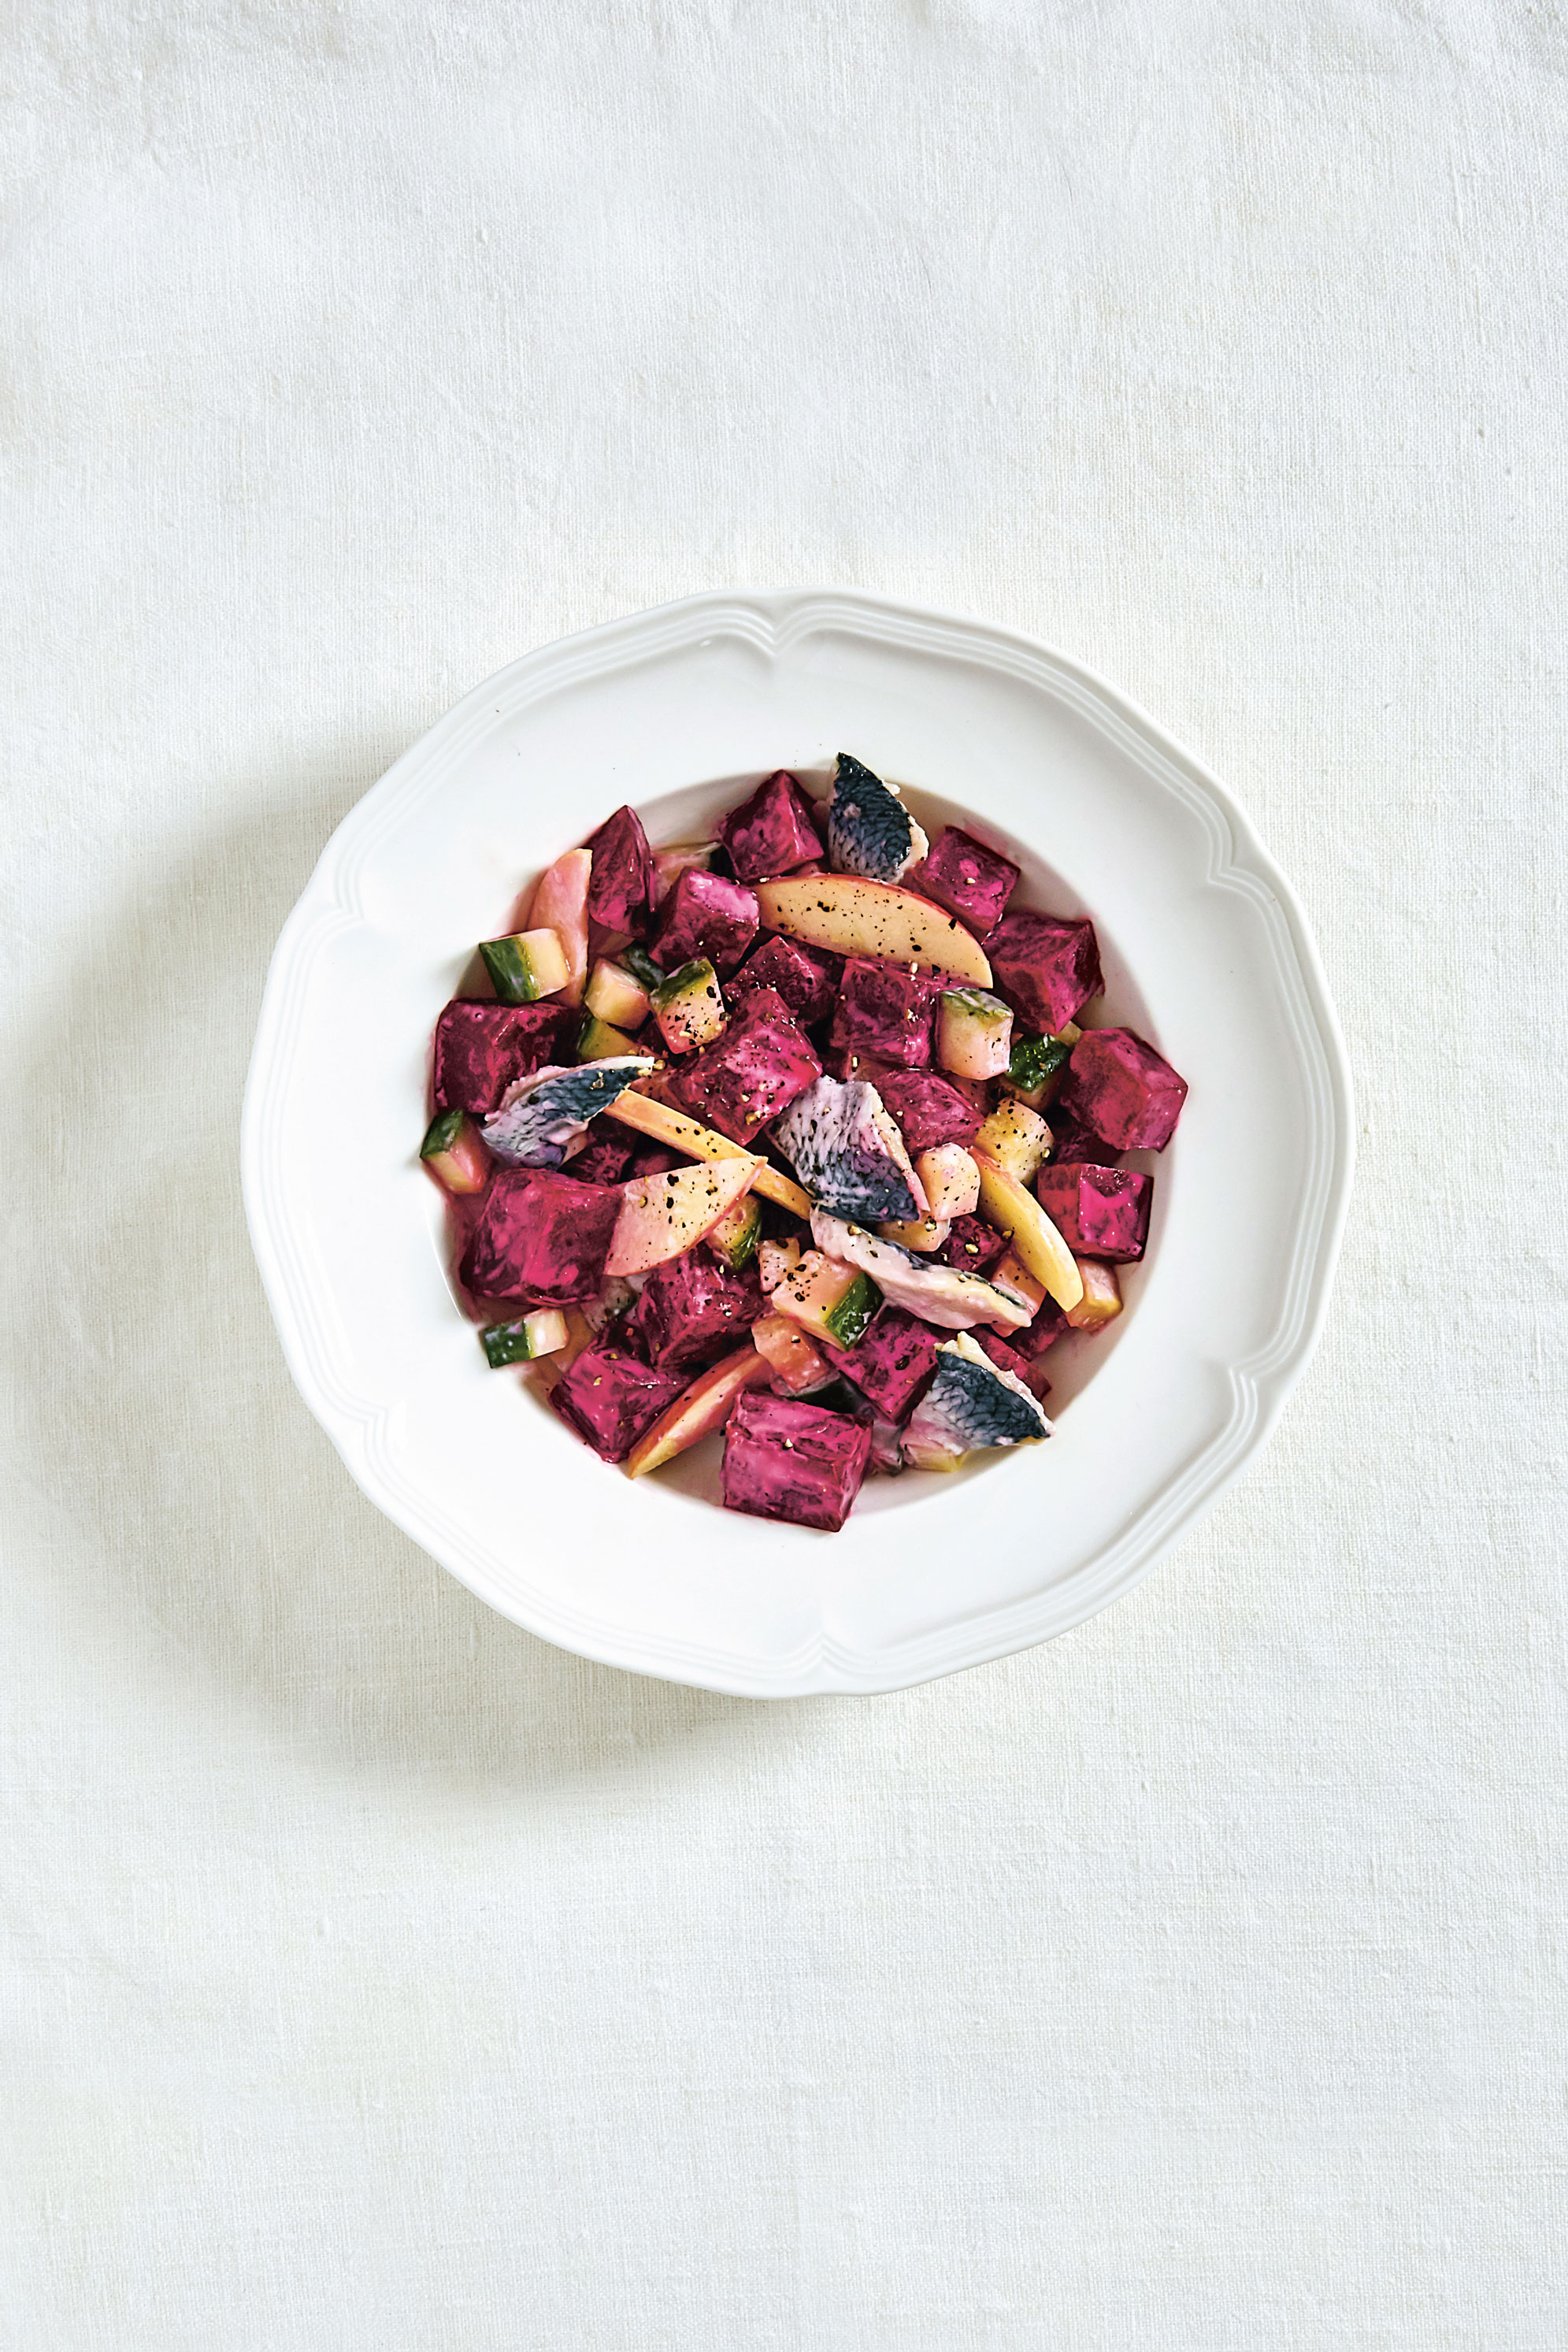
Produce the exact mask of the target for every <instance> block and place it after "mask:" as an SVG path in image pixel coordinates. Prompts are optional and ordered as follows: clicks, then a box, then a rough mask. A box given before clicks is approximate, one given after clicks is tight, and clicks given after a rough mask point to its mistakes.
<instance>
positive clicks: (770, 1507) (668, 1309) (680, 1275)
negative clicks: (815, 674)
mask: <svg viewBox="0 0 1568 2352" xmlns="http://www.w3.org/2000/svg"><path fill="white" fill-rule="evenodd" d="M1019 879H1020V875H1019V868H1018V866H1015V865H1014V864H1013V863H1012V862H1011V860H1010V859H1009V858H1007V857H1005V856H1002V854H1001V853H1000V852H999V851H998V850H997V849H995V848H993V847H991V846H990V845H988V844H987V843H986V842H985V841H984V840H983V839H981V838H980V837H979V836H978V835H975V834H971V833H969V832H967V831H965V830H963V829H961V828H960V827H958V826H956V825H945V826H944V827H943V829H942V831H941V832H940V833H939V834H937V835H936V839H935V840H934V841H927V839H926V837H925V834H924V833H923V832H922V830H921V828H920V826H919V825H918V824H916V823H915V818H914V816H913V815H912V814H911V813H910V811H909V810H908V809H907V808H906V807H905V806H904V802H903V800H902V798H901V797H900V793H899V790H898V788H897V786H896V785H894V784H890V783H887V782H883V779H882V778H881V777H879V776H877V775H875V774H873V772H872V771H871V770H870V769H869V768H867V767H865V766H864V765H863V764H862V762H861V761H859V760H856V759H852V757H851V756H850V755H849V754H848V753H847V752H841V753H840V755H839V758H838V761H837V763H836V766H835V769H834V772H833V777H832V782H831V787H830V790H829V793H828V796H827V798H826V799H825V800H817V799H816V798H814V797H813V796H812V794H811V793H809V792H808V791H807V789H806V788H805V786H804V785H803V784H802V783H801V782H800V779H799V777H797V776H795V775H792V774H791V773H789V772H788V771H787V770H783V769H780V770H779V771H778V772H777V773H775V774H773V775H770V776H768V777H766V778H764V779H763V781H762V782H759V783H758V786H757V788H756V790H755V791H753V792H752V793H749V794H748V795H747V798H746V799H745V800H743V801H741V802H740V803H738V804H737V806H736V807H734V808H732V809H730V810H729V811H728V813H727V815H726V816H725V817H724V818H723V820H722V822H721V823H720V824H719V825H718V827H717V832H716V837H715V838H714V839H713V840H711V841H707V842H703V843H698V844H685V845H677V846H675V847H674V848H664V849H654V848H653V846H652V845H650V843H649V840H648V837H647V835H646V833H645V832H644V830H643V824H642V821H641V819H640V818H639V817H638V815H637V814H636V811H635V810H634V809H632V808H630V807H627V808H621V809H617V810H616V812H615V814H614V815H613V816H612V817H610V818H609V819H608V820H607V821H606V823H605V824H601V826H600V828H599V830H598V832H597V833H595V834H594V835H592V836H591V838H590V839H589V840H588V841H587V842H586V843H585V844H584V845H583V846H582V847H580V848H578V849H569V850H568V851H567V852H566V853H565V855H564V856H561V857H559V858H557V860H556V862H555V864H554V865H553V866H550V867H549V869H548V871H547V872H546V873H545V874H544V875H543V876H542V877H541V878H540V879H539V881H538V884H537V886H536V887H535V888H534V890H533V892H532V895H531V898H529V901H528V908H527V913H526V919H525V920H524V922H523V926H522V928H521V929H518V930H517V931H514V932H512V933H510V934H509V935H507V937H505V938H502V939H494V940H484V941H482V942H481V943H480V945H479V947H478V950H477V951H476V957H475V961H474V964H473V966H472V969H471V971H470V973H469V975H468V977H467V980H466V981H465V984H464V986H463V987H462V989H461V991H460V992H459V994H458V995H457V997H456V998H455V1000H454V1001H453V1002H452V1003H450V1004H448V1005H447V1006H446V1008H445V1010H444V1012H443V1013H442V1015H441V1018H440V1021H439V1022H438V1023H437V1024H436V1030H435V1039H434V1063H433V1072H432V1091H433V1097H434V1118H433V1119H432V1121H431V1125H430V1129H429V1131H428V1133H427V1134H426V1136H425V1139H424V1142H423V1147H422V1153H421V1156H422V1158H423V1161H424V1163H425V1165H426V1167H427V1168H428V1169H429V1170H430V1171H431V1173H432V1174H433V1175H434V1177H436V1178H437V1180H438V1181H440V1183H441V1184H442V1185H443V1186H444V1188H445V1190H446V1192H447V1193H448V1194H449V1195H450V1197H451V1202H452V1207H453V1213H454V1218H455V1243H456V1251H455V1255H456V1272H457V1280H458V1284H459V1286H460V1288H461V1291H462V1293H463V1295H464V1297H465V1300H466V1302H467V1303H468V1304H469V1306H470V1307H471V1309H472V1311H473V1313H474V1316H475V1318H476V1321H477V1322H478V1323H479V1325H480V1327H481V1328H480V1333H479V1337H480V1341H481V1344H482V1346H483V1348H484V1351H485V1355H486V1359H487V1360H488V1362H489V1363H490V1364H491V1365H492V1366H493V1367H495V1368H497V1369H500V1368H503V1367H507V1366H511V1365H522V1366H524V1367H525V1368H527V1377H528V1379H529V1380H530V1381H534V1382H536V1383H537V1384H538V1386H540V1387H541V1388H542V1389H543V1391H545V1393H546V1394H547V1395H548V1399H549V1404H550V1405H551V1406H552V1407H553V1409H554V1411H555V1412H557V1413H558V1414H559V1417H560V1419H561V1421H562V1422H563V1423H565V1424H566V1426H567V1428H568V1429H570V1430H571V1431H572V1432H573V1433H575V1435H577V1436H578V1437H579V1438H580V1439H581V1440H583V1441H584V1442H585V1443H586V1444H589V1445H590V1446H591V1447H592V1448H593V1450H594V1452H595V1453H596V1454H599V1455H600V1456H601V1458H602V1459H603V1460H604V1461H605V1462H606V1463H612V1464H618V1465H623V1467H624V1470H625V1471H626V1472H627V1473H628V1474H630V1475H632V1477H642V1476H644V1475H647V1474H648V1473H650V1472H652V1471H655V1470H657V1469H659V1468H660V1467H661V1465H664V1464H665V1463H667V1462H670V1461H672V1460H673V1459H674V1457H675V1456H676V1455H677V1454H683V1453H685V1451H686V1450H687V1449H688V1448H689V1447H691V1446H693V1445H695V1444H697V1443H698V1441H699V1440H700V1439H702V1438H704V1437H706V1436H708V1435H709V1434H710V1433H713V1432H715V1431H717V1430H722V1431H723V1432H724V1441H725V1442H724V1457H723V1466H722V1473H721V1480H720V1493H719V1496H718V1499H720V1500H722V1502H723V1504H724V1506H725V1507H726V1508H727V1509H729V1510H736V1511H747V1512H751V1513H754V1514H757V1515H758V1516H760V1517H765V1518H771V1519H782V1520H788V1521H791V1522H793V1523H795V1524H796V1525H799V1526H802V1527H809V1528H824V1529H829V1530H834V1531H836V1530H837V1529H838V1528H841V1527H842V1525H843V1523H844V1520H845V1518H846V1517H848V1514H849V1512H850V1510H851V1508H852V1505H853V1503H854V1500H855V1496H856V1495H857V1494H858V1493H859V1491H860V1487H861V1485H862V1480H863V1479H864V1478H865V1477H867V1476H868V1475H884V1476H896V1475H899V1474H900V1473H902V1472H904V1471H905V1470H907V1469H915V1470H920V1471H938V1470H951V1469H954V1468H956V1467H957V1466H958V1465H960V1464H961V1463H964V1462H966V1461H967V1459H968V1458H969V1457H970V1456H972V1455H974V1454H979V1453H982V1452H987V1451H989V1450H990V1449H993V1448H1002V1447H1011V1446H1016V1445H1027V1444H1037V1443H1039V1442H1040V1440H1042V1439H1044V1438H1046V1437H1048V1436H1049V1435H1050V1434H1051V1423H1050V1421H1049V1420H1048V1418H1047V1415H1046V1412H1045V1399H1046V1397H1047V1395H1048V1394H1049V1384H1048V1382H1047V1381H1046V1379H1045V1377H1044V1371H1043V1367H1044V1364H1045V1361H1046V1359H1047V1355H1048V1351H1049V1350H1050V1349H1051V1347H1052V1346H1054V1345H1055V1344H1056V1342H1057V1341H1058V1340H1059V1339H1061V1338H1062V1337H1063V1335H1064V1334H1067V1333H1070V1332H1095V1331H1103V1329H1104V1328H1106V1327H1107V1326H1108V1325H1109V1324H1110V1323H1111V1322H1113V1320H1114V1318H1116V1317H1117V1316H1118V1315H1119V1314H1120V1313H1121V1312H1122V1296H1121V1288H1120V1283H1119V1279H1118V1276H1117V1271H1116V1269H1117V1267H1118V1266H1120V1265H1128V1264H1131V1263H1134V1261H1136V1260H1137V1259H1139V1258H1141V1257H1142V1256H1143V1255H1144V1250H1145V1243H1146V1240H1147V1235H1148V1230H1149V1213H1150V1208H1151V1203H1152V1200H1153V1194H1154V1183H1155V1180H1154V1177H1153V1176H1152V1175H1151V1174H1149V1173H1148V1172H1147V1171H1145V1170H1142V1169H1137V1168H1131V1167H1128V1166H1126V1165H1124V1160H1125V1157H1126V1155H1127V1154H1128V1153H1130V1152H1134V1151H1156V1152H1157V1151H1163V1150H1164V1149H1165V1147H1166V1144H1167V1143H1168V1142H1169V1140H1170V1139H1171V1136H1172V1134H1173V1133H1174V1132H1175V1129H1176V1121H1177V1118H1179V1116H1180V1113H1181V1108H1182V1104H1183V1101H1184V1099H1185V1097H1186V1081H1185V1080H1184V1079H1182V1078H1181V1077H1179V1076H1177V1074H1176V1071H1175V1070H1174V1069H1172V1067H1171V1066H1170V1064H1169V1063H1168V1062H1166V1060H1165V1059H1164V1058H1163V1056H1162V1055H1159V1054H1158V1053H1156V1052H1155V1048H1154V1047H1153V1046H1152V1045H1149V1044H1148V1043H1147V1042H1146V1041H1145V1039H1144V1038H1142V1037H1140V1036H1138V1035H1137V1034H1135V1033H1134V1031H1133V1030H1131V1029H1128V1028H1124V1027H1098V1026H1081V1025H1080V1021H1079V1016H1080V1015H1081V1014H1082V1013H1083V1012H1084V1011H1085V1009H1086V1007H1088V1006H1089V1004H1090V1003H1091V1001H1092V999H1094V998H1095V997H1096V996H1097V995H1098V994H1099V992H1100V989H1101V985H1102V982H1101V972H1100V956H1099V949H1098V945H1097V942H1096V940H1095V936H1094V926H1093V924H1092V922H1091V921H1089V920H1088V919H1086V918H1083V917H1073V916H1059V915H1051V914H1047V913H1044V912H1042V911H1038V910H1036V909H1034V908H1025V907H1021V906H1019V905H1017V904H1016V903H1015V892H1016V889H1017V887H1018V884H1019ZM1048 1111H1049V1113H1050V1116H1049V1118H1048V1117H1047V1116H1046V1114H1047V1112H1048Z"/></svg>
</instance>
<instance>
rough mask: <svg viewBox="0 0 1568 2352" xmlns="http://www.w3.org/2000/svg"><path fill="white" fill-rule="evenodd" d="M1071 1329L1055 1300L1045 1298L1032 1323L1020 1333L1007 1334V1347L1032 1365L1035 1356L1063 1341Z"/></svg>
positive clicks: (1025, 1326) (1041, 1354) (1010, 1332)
mask: <svg viewBox="0 0 1568 2352" xmlns="http://www.w3.org/2000/svg"><path fill="white" fill-rule="evenodd" d="M1071 1328H1072V1326H1071V1323H1070V1322H1069V1321H1068V1319H1067V1317H1066V1315H1065V1314H1064V1313H1063V1311H1062V1309H1061V1307H1059V1306H1058V1305H1057V1303H1056V1301H1055V1299H1054V1298H1047V1299H1045V1300H1043V1301H1042V1303H1041V1304H1040V1307H1038V1308H1037V1310H1036V1313H1035V1318H1034V1320H1033V1322H1032V1323H1026V1324H1025V1325H1024V1328H1023V1329H1022V1330H1021V1331H1009V1334H1008V1345H1009V1348H1012V1349H1015V1350H1016V1351H1017V1353H1018V1354H1019V1355H1020V1356H1027V1357H1028V1358H1029V1360H1030V1362H1031V1363H1032V1362H1033V1360H1034V1359H1035V1358H1036V1357H1037V1356H1043V1355H1044V1353H1045V1351H1046V1349H1048V1348H1053V1347H1054V1346H1055V1345H1056V1342H1057V1341H1058V1339H1066V1337H1067V1334H1068V1333H1069V1332H1070V1331H1071Z"/></svg>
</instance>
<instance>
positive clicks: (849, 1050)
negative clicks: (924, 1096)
mask: <svg viewBox="0 0 1568 2352" xmlns="http://www.w3.org/2000/svg"><path fill="white" fill-rule="evenodd" d="M822 1067H823V1068H824V1069H825V1070H826V1071H827V1073H828V1076H830V1077H832V1078H841V1079H842V1080H843V1082H844V1084H845V1085H846V1086H848V1085H851V1084H852V1083H853V1081H854V1080H855V1079H857V1078H859V1079H861V1080H862V1081H863V1082H864V1084H865V1085H867V1086H868V1087H876V1088H877V1089H878V1090H879V1091H880V1090H881V1088H882V1087H883V1085H884V1084H885V1083H886V1081H887V1080H888V1079H889V1078H894V1077H903V1076H904V1075H905V1073H904V1071H902V1070H895V1069H894V1066H893V1065H892V1063H891V1062H884V1061H883V1058H882V1056H881V1055H880V1054H865V1053H862V1051H861V1050H860V1048H859V1047H858V1046H855V1045H831V1044H830V1045H829V1046H828V1050H827V1052H826V1053H825V1054H824V1055H823V1056H822Z"/></svg>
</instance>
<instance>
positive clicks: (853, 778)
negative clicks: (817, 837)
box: [828, 751, 928, 882]
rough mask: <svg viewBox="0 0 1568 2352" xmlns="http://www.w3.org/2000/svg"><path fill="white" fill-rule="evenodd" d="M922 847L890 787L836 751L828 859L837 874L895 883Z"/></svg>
mask: <svg viewBox="0 0 1568 2352" xmlns="http://www.w3.org/2000/svg"><path fill="white" fill-rule="evenodd" d="M927 847H928V844H927V842H926V839H925V834H924V833H923V832H922V831H921V829H920V827H919V826H918V825H917V824H915V819H914V818H913V817H912V816H911V815H910V814H909V811H908V810H907V809H906V808H905V807H904V803H903V802H902V801H901V800H900V799H899V797H898V794H897V793H896V792H895V791H894V788H893V786H892V785H891V784H884V783H883V780H882V778H881V777H880V776H877V775H873V773H872V772H871V770H870V769H869V768H868V767H867V766H866V765H865V763H864V762H863V761H861V760H857V759H855V758H853V757H852V754H851V753H850V752H848V751H841V752H840V753H839V757H838V764H837V767H836V768H835V770H834V772H833V788H832V797H831V800H830V801H829V803H828V860H829V863H830V864H831V866H833V868H834V870H835V871H836V872H838V873H840V874H859V875H862V877H864V878H865V879H866V880H867V881H868V882H896V881H897V880H898V879H899V877H900V876H901V875H903V874H904V872H905V871H906V870H907V869H908V867H910V866H914V865H916V864H917V863H918V862H919V860H920V859H921V858H923V857H924V856H925V852H926V849H927Z"/></svg>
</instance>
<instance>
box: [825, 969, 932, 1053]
mask: <svg viewBox="0 0 1568 2352" xmlns="http://www.w3.org/2000/svg"><path fill="white" fill-rule="evenodd" d="M940 994H941V990H940V989H939V988H938V986H937V985H936V982H935V981H932V980H925V979H922V977H921V976H920V974H919V973H918V972H913V971H905V970H904V967H903V965H902V964H896V963H878V962H875V961H873V959H872V958H871V957H870V956H851V958H850V959H849V961H848V962H847V963H846V964H845V966H844V976H843V978H842V980H841V982H839V1001H838V1003H836V1004H835V1005H834V1007H833V1026H832V1032H831V1035H832V1042H833V1044H834V1045H838V1046H842V1047H847V1048H849V1049H851V1050H852V1051H853V1052H856V1053H862V1054H875V1055H877V1056H878V1058H879V1059H880V1060H882V1061H883V1062H890V1063H892V1064H893V1066H894V1068H896V1069H904V1070H916V1069H924V1068H925V1067H926V1066H927V1065H928V1064H929V1062H930V1060H931V1023H932V1017H933V1015H934V1013H936V999H937V997H938V996H939V995H940Z"/></svg>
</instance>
